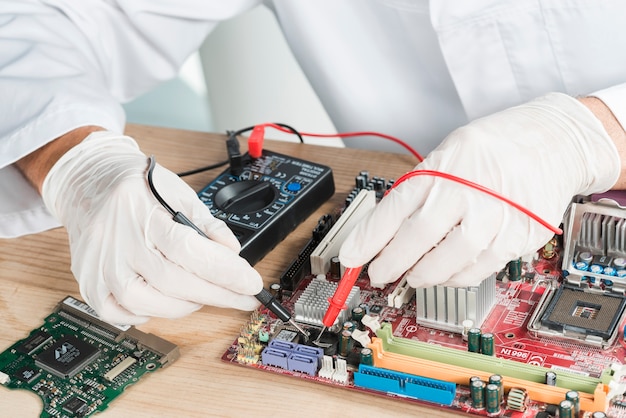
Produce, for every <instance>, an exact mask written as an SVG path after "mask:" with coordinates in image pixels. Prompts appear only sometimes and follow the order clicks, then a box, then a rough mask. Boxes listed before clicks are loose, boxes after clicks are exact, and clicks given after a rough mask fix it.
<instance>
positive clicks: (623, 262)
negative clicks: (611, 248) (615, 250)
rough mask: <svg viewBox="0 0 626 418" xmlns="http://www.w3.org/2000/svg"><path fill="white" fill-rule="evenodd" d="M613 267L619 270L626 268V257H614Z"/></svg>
mask: <svg viewBox="0 0 626 418" xmlns="http://www.w3.org/2000/svg"><path fill="white" fill-rule="evenodd" d="M613 267H615V268H616V269H617V270H622V269H625V268H626V258H624V257H616V258H614V259H613Z"/></svg>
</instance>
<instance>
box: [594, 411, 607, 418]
mask: <svg viewBox="0 0 626 418" xmlns="http://www.w3.org/2000/svg"><path fill="white" fill-rule="evenodd" d="M591 418H607V415H606V414H605V413H604V412H602V411H595V412H594V413H593V414H591Z"/></svg>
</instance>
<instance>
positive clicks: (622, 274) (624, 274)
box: [615, 269, 626, 278]
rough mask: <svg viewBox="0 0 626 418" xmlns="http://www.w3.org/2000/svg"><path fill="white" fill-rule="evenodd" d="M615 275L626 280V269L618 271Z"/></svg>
mask: <svg viewBox="0 0 626 418" xmlns="http://www.w3.org/2000/svg"><path fill="white" fill-rule="evenodd" d="M615 275H616V276H617V277H619V278H624V277H626V269H621V270H617V271H616V272H615Z"/></svg>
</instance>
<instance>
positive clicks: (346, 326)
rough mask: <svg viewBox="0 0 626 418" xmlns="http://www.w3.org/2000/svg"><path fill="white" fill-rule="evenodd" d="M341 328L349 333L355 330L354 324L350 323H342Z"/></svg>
mask: <svg viewBox="0 0 626 418" xmlns="http://www.w3.org/2000/svg"><path fill="white" fill-rule="evenodd" d="M342 328H343V329H345V330H348V331H350V332H352V331H354V330H355V328H356V324H355V323H354V322H352V321H346V322H344V323H343V325H342Z"/></svg>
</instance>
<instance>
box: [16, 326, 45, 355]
mask: <svg viewBox="0 0 626 418" xmlns="http://www.w3.org/2000/svg"><path fill="white" fill-rule="evenodd" d="M51 339H52V336H51V335H50V334H48V333H47V332H46V331H43V330H38V331H37V332H35V333H33V334H32V335H31V336H29V337H28V339H27V340H26V341H24V342H23V343H22V344H20V345H19V346H18V347H17V351H19V352H20V353H23V354H28V355H31V354H33V353H34V352H35V351H37V349H39V348H41V347H42V346H43V345H44V344H46V343H47V342H48V341H50V340H51Z"/></svg>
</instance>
